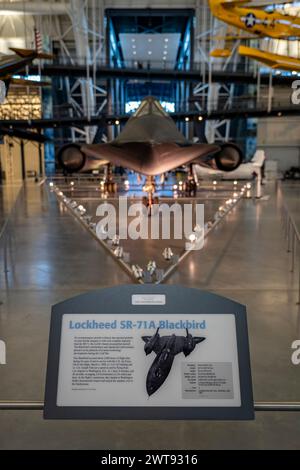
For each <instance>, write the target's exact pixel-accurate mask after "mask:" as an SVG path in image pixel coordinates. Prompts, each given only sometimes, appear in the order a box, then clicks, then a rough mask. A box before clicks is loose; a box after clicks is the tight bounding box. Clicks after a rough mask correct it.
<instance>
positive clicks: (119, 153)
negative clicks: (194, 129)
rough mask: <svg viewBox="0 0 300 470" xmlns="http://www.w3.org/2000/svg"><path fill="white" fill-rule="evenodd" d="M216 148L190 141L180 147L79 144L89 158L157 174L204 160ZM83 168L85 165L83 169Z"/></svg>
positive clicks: (142, 172)
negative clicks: (188, 143)
mask: <svg viewBox="0 0 300 470" xmlns="http://www.w3.org/2000/svg"><path fill="white" fill-rule="evenodd" d="M219 150H220V147H219V146H218V145H215V144H193V145H187V146H183V147H180V146H178V145H177V144H174V143H161V144H155V145H151V144H149V143H142V142H131V143H127V144H124V145H113V144H91V145H83V146H81V151H82V152H83V153H84V154H85V155H86V156H87V157H88V160H90V159H93V160H94V164H95V166H96V165H97V163H96V162H97V160H99V162H100V161H101V160H108V161H109V162H110V163H112V164H114V165H117V166H123V167H125V168H129V169H131V170H133V171H136V172H137V173H141V174H144V175H147V176H154V175H159V174H161V173H165V172H167V171H170V170H173V169H174V168H178V167H179V166H181V165H186V164H188V163H192V162H193V161H194V160H199V159H202V158H203V159H205V158H207V157H209V156H210V155H213V154H214V153H216V152H218V151H219ZM84 170H85V168H84Z"/></svg>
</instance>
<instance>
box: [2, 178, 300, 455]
mask: <svg viewBox="0 0 300 470" xmlns="http://www.w3.org/2000/svg"><path fill="white" fill-rule="evenodd" d="M290 186H291V185H284V186H283V190H282V191H281V190H280V189H279V190H276V187H275V186H274V185H270V186H268V187H267V188H265V191H266V192H267V193H268V194H270V196H271V197H270V199H269V200H268V201H256V200H243V201H241V203H240V204H239V205H238V206H237V207H236V208H235V209H234V210H233V211H232V212H231V213H230V214H229V215H228V217H227V218H226V220H224V221H223V222H222V223H221V224H220V225H219V226H218V227H217V228H216V230H215V231H214V232H212V233H211V234H210V236H209V238H208V239H207V243H206V245H205V248H204V249H203V250H201V251H200V252H195V253H192V254H190V255H189V256H188V257H187V258H186V259H185V260H184V261H183V262H182V264H181V265H180V266H179V268H178V270H177V271H176V272H175V273H174V274H173V276H172V277H171V278H169V280H168V282H169V283H172V284H173V283H180V284H183V285H186V286H191V287H199V288H203V289H207V290H210V291H213V292H216V293H220V294H222V295H225V296H228V297H231V298H232V299H234V300H236V301H238V302H241V303H244V304H246V305H247V308H248V323H249V335H250V346H251V360H252V375H253V386H254V394H255V400H256V401H268V400H283V401H290V400H299V401H300V386H299V385H300V366H293V365H292V364H291V360H290V356H291V343H292V341H293V340H295V339H299V338H300V321H299V315H300V313H299V306H298V305H297V295H298V292H297V286H298V277H297V272H295V273H291V272H290V256H291V255H290V254H289V253H287V251H286V242H285V240H284V236H283V229H282V224H281V213H280V206H281V202H282V198H284V199H285V201H286V203H287V204H288V205H289V204H290V207H291V210H292V211H293V213H294V214H295V218H296V217H297V216H298V215H299V208H300V202H299V201H300V199H299V194H300V189H299V188H300V185H294V186H293V187H291V188H290ZM6 194H7V193H6ZM11 198H12V199H11V201H13V202H15V205H14V204H13V202H12V203H11V204H10V205H9V209H7V211H6V212H5V214H4V213H3V219H5V218H6V217H7V215H8V214H9V213H10V221H9V224H8V226H7V229H6V231H5V236H4V235H3V236H2V239H1V240H0V260H1V264H0V301H1V302H2V305H0V338H2V339H4V340H5V341H6V344H7V365H5V366H0V374H1V380H0V400H1V399H2V400H7V399H11V400H19V399H24V400H31V399H32V400H41V399H43V390H44V380H45V367H46V357H47V340H48V328H49V319H50V308H51V305H52V304H54V303H56V302H58V301H60V300H63V299H66V298H68V297H71V296H73V295H76V294H79V293H82V292H84V291H87V290H89V289H95V288H99V287H105V286H112V285H116V284H124V283H130V282H131V279H130V278H129V277H128V276H127V275H126V274H125V273H124V272H123V271H122V270H121V268H120V267H119V266H118V265H117V264H116V263H115V261H114V260H113V259H112V258H111V257H110V256H109V255H108V254H107V252H106V251H105V250H104V249H103V248H101V246H100V245H99V244H98V243H97V242H96V241H95V240H93V239H92V238H91V237H90V235H89V233H88V232H87V231H86V230H85V229H84V228H83V227H82V226H81V225H80V224H79V223H78V222H77V221H76V220H74V219H73V218H72V217H71V216H70V215H69V213H67V212H66V211H65V210H64V209H63V208H62V207H60V206H59V205H58V204H57V201H56V199H55V197H54V195H53V196H52V195H51V194H49V192H48V191H47V190H46V189H45V187H44V186H37V185H34V184H29V185H27V187H25V188H23V189H21V190H20V192H19V194H18V195H17V197H16V195H15V194H14V195H11ZM6 207H8V205H7V196H6ZM0 448H1V449H16V448H25V449H30V448H42V449H46V448H49V449H61V448H71V449H91V448H93V449H97V448H98V449H104V448H109V449H126V448H131V449H137V448H142V449H143V448H148V449H151V448H152V449H160V448H161V449H165V448H169V449H171V448H173V449H176V448H178V449H188V448H194V449H216V448H226V449H228V448H258V449H264V448H273V449H278V448H286V449H288V448H291V449H295V448H297V449H299V448H300V413H298V414H297V413H282V412H281V413H273V412H272V413H270V412H265V413H262V412H258V413H257V414H256V419H255V421H253V422H205V421H201V422H200V421H199V422H197V421H196V422H167V421H162V422H155V421H147V422H145V421H144V422H128V421H125V422H118V421H116V422H113V421H108V422H101V421H97V422H78V421H74V422H66V421H53V422H49V421H43V419H42V414H41V413H40V412H38V411H36V412H31V411H22V412H21V411H5V412H4V411H0Z"/></svg>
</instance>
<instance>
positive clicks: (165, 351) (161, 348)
mask: <svg viewBox="0 0 300 470" xmlns="http://www.w3.org/2000/svg"><path fill="white" fill-rule="evenodd" d="M142 340H143V341H144V342H145V346H144V351H145V353H146V355H148V354H151V352H152V351H153V352H155V354H156V357H155V359H154V361H153V363H152V365H151V367H150V369H149V371H148V374H147V379H146V389H147V393H148V395H149V396H150V395H153V393H155V392H156V391H157V390H158V389H159V388H160V387H161V386H162V384H163V383H164V382H165V380H166V378H167V377H168V375H169V373H170V371H171V368H172V365H173V362H174V359H175V356H176V355H177V354H180V353H181V352H182V353H183V354H184V355H185V356H188V355H189V354H191V352H193V351H194V349H195V347H196V346H197V344H199V343H201V342H202V341H204V340H205V338H204V337H200V336H192V335H191V334H190V333H189V332H188V329H187V328H186V336H176V335H174V334H173V335H169V336H160V334H159V328H157V330H156V333H154V335H153V336H142Z"/></svg>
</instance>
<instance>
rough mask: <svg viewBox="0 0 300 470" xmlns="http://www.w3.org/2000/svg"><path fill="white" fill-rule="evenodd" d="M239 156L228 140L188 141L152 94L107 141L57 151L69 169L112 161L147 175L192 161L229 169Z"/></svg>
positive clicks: (80, 168) (238, 150)
mask: <svg viewBox="0 0 300 470" xmlns="http://www.w3.org/2000/svg"><path fill="white" fill-rule="evenodd" d="M242 159H243V154H242V151H241V150H240V149H239V148H238V147H237V146H236V145H235V144H232V143H224V144H203V143H202V144H198V143H196V144H195V143H191V142H189V141H188V140H187V139H186V138H185V137H184V135H183V134H182V133H181V132H180V131H179V130H178V129H177V127H176V125H175V122H174V121H173V119H172V118H171V117H170V116H169V115H168V114H167V113H166V112H165V111H164V109H163V108H162V106H161V104H160V103H159V101H157V100H156V99H155V98H153V97H147V98H145V99H144V100H143V101H142V103H141V105H140V106H139V108H138V110H137V111H136V112H135V114H134V115H133V116H131V117H130V118H129V120H128V121H127V123H126V124H125V126H124V128H123V130H122V131H121V132H120V134H119V135H118V137H117V138H116V139H114V140H112V141H111V142H110V143H103V144H89V145H79V144H67V145H65V146H64V147H62V148H61V149H60V150H59V152H58V160H59V162H60V164H61V166H62V168H63V169H64V170H65V171H66V172H69V173H72V172H77V171H82V172H84V171H90V170H97V169H98V168H99V167H100V166H101V165H103V164H105V163H112V164H113V165H116V166H123V167H124V168H128V169H130V170H133V171H135V172H137V173H140V174H142V175H146V176H149V177H151V176H156V175H160V174H162V173H165V172H167V171H170V170H173V169H175V168H178V167H179V166H182V165H187V164H192V163H198V164H200V165H209V166H216V167H217V168H218V169H219V170H223V171H232V170H235V169H236V168H237V167H238V166H239V165H240V163H241V162H242Z"/></svg>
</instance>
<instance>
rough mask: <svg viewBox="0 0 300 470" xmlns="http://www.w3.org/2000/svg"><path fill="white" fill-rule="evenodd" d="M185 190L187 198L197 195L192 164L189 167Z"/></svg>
mask: <svg viewBox="0 0 300 470" xmlns="http://www.w3.org/2000/svg"><path fill="white" fill-rule="evenodd" d="M185 190H186V192H187V194H188V196H191V197H195V196H196V193H197V183H196V180H195V177H194V171H193V164H192V163H191V164H190V166H189V175H188V180H187V182H186V184H185Z"/></svg>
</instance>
